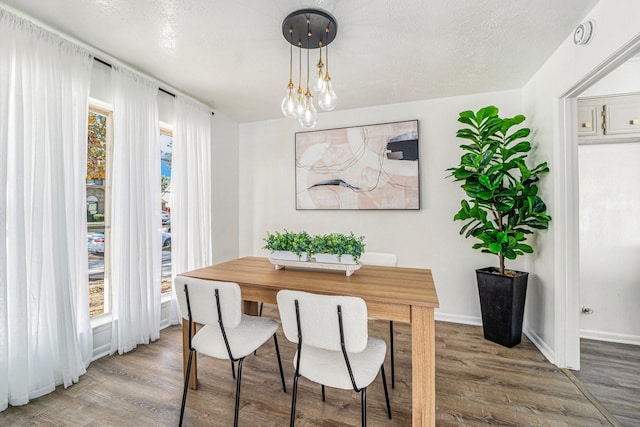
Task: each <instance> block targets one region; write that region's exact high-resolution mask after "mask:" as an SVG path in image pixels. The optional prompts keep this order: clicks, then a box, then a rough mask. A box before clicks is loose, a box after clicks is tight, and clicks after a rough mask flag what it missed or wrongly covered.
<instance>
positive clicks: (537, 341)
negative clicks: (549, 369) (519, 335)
mask: <svg viewBox="0 0 640 427" xmlns="http://www.w3.org/2000/svg"><path fill="white" fill-rule="evenodd" d="M522 332H523V333H524V334H525V335H526V336H527V338H529V340H530V341H531V342H532V343H533V345H535V346H536V347H537V348H538V350H540V353H542V355H543V356H544V357H546V358H547V360H548V361H549V362H551V363H553V364H554V365H556V366H557V364H556V355H555V352H554V351H553V350H552V349H551V348H550V347H549V346H548V345H547V343H546V342H545V341H544V340H543V339H542V338H540V336H539V335H538V334H536V333H535V331H534V330H533V329H531V328H529V327H528V326H527V325H524V326H523V327H522Z"/></svg>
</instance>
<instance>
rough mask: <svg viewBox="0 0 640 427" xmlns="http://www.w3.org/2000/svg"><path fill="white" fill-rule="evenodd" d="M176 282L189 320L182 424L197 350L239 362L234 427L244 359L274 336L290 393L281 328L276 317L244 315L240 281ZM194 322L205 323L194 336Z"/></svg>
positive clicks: (179, 279) (178, 279) (186, 279)
mask: <svg viewBox="0 0 640 427" xmlns="http://www.w3.org/2000/svg"><path fill="white" fill-rule="evenodd" d="M174 283H175V286H176V295H177V297H178V303H179V306H180V313H181V315H182V318H183V319H184V320H187V321H188V322H189V358H188V361H187V372H186V373H185V379H184V391H183V394H182V406H181V408H180V422H179V425H180V426H181V425H182V419H183V417H184V410H185V404H186V401H187V390H188V389H189V387H188V384H189V375H190V373H191V362H192V359H193V352H194V351H198V352H199V353H201V354H204V355H207V356H210V357H214V358H216V359H226V360H231V363H232V367H233V363H234V362H238V374H237V376H236V377H237V378H236V403H235V413H234V418H233V425H234V427H235V426H237V425H238V412H239V409H240V381H241V380H242V363H243V361H244V358H245V357H246V356H248V355H249V354H251V353H253V352H254V351H255V350H256V349H257V348H259V347H260V346H262V344H264V343H265V342H266V341H267V340H268V339H269V338H271V337H273V343H274V344H275V348H276V355H277V357H278V367H279V368H280V380H281V381H282V390H283V391H284V392H285V393H286V391H287V389H286V386H285V383H284V374H283V372H282V362H281V360H280V349H279V348H278V339H277V338H276V330H277V329H278V322H277V321H276V320H274V319H270V318H267V317H257V316H247V315H245V314H242V296H241V292H240V287H239V286H238V284H237V283H228V282H217V281H214V280H204V279H195V278H191V277H184V276H178V277H176V279H175V282H174ZM194 323H199V324H202V325H204V326H202V328H200V329H199V330H198V332H196V334H195V335H193V336H191V335H192V332H191V331H192V330H193V329H192V327H193V324H194Z"/></svg>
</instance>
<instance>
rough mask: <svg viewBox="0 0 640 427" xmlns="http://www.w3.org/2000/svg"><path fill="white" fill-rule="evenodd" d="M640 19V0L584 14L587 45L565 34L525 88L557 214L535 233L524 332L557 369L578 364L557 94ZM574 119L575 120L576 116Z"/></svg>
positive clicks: (605, 0)
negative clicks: (590, 29)
mask: <svg viewBox="0 0 640 427" xmlns="http://www.w3.org/2000/svg"><path fill="white" fill-rule="evenodd" d="M638 16H640V2H638V1H635V0H601V1H600V2H599V3H598V4H597V5H596V6H595V7H594V8H593V9H592V11H591V12H590V13H589V14H588V16H587V17H586V18H585V19H593V20H595V23H596V30H595V33H594V36H593V39H592V41H591V42H590V44H588V45H585V46H575V45H574V44H573V42H572V36H571V35H567V36H568V37H567V39H566V40H565V42H564V43H563V44H562V45H561V46H560V47H559V48H558V49H557V50H556V52H555V53H554V54H553V55H552V56H551V57H550V58H549V59H548V60H547V62H546V63H545V64H544V65H543V66H542V67H541V68H540V70H539V71H538V72H537V73H536V74H535V76H534V77H533V78H532V79H531V80H530V81H529V82H528V83H527V84H526V85H525V86H524V88H523V93H522V96H523V106H524V114H525V115H526V116H527V117H529V119H530V120H531V123H530V124H531V127H532V128H533V129H534V130H535V136H536V139H537V140H538V141H540V142H541V145H540V147H539V150H538V153H539V154H540V157H541V158H544V159H549V160H550V167H551V171H552V172H551V176H550V177H549V178H550V179H546V180H545V181H544V182H543V184H542V193H543V195H545V196H546V199H547V200H549V208H550V213H551V215H552V216H554V221H553V222H552V223H551V228H550V229H549V232H548V233H543V234H541V235H540V239H539V245H538V247H539V248H540V249H541V250H540V251H539V253H538V256H537V257H535V258H534V259H533V260H532V261H533V263H532V271H533V272H534V280H533V282H532V283H530V286H531V285H533V286H532V287H533V289H531V288H530V289H529V293H528V298H529V300H530V301H529V302H530V303H533V304H534V305H535V306H536V307H540V309H539V310H529V311H527V312H525V316H526V323H527V328H528V330H529V332H530V333H529V336H532V335H533V336H534V339H535V340H536V341H537V343H538V345H539V347H541V348H542V349H543V351H544V352H545V355H546V356H547V357H548V358H549V359H550V360H552V361H554V362H555V363H556V364H558V365H559V366H570V367H579V313H578V310H579V300H578V295H579V287H578V286H577V284H576V283H575V281H577V280H579V278H578V277H577V271H576V267H577V265H578V261H577V257H578V249H577V223H578V217H577V212H578V209H577V200H578V195H577V191H575V190H577V179H578V178H577V174H578V169H577V161H578V159H577V145H576V144H577V141H576V137H575V133H572V131H571V129H568V128H566V127H565V113H566V109H565V103H564V102H562V97H563V96H565V94H567V93H568V91H570V90H571V89H572V88H575V87H577V85H578V84H579V83H580V82H582V81H585V80H586V79H587V78H588V77H589V76H590V75H592V74H593V73H594V72H595V70H598V69H600V68H601V67H602V65H603V64H606V63H607V62H609V61H610V59H611V56H612V55H614V54H615V53H616V52H617V51H619V50H620V49H622V48H623V47H624V46H625V45H627V44H628V43H629V42H630V41H631V40H632V39H634V38H635V37H637V36H638V34H639V33H640V21H639V20H638ZM571 119H572V120H573V124H575V121H576V119H575V118H569V120H571ZM532 300H533V301H532Z"/></svg>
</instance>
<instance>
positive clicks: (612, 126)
mask: <svg viewBox="0 0 640 427" xmlns="http://www.w3.org/2000/svg"><path fill="white" fill-rule="evenodd" d="M578 138H579V141H580V143H597V142H627V141H628V142H631V140H633V139H638V140H640V94H628V95H615V96H599V97H593V98H582V99H578Z"/></svg>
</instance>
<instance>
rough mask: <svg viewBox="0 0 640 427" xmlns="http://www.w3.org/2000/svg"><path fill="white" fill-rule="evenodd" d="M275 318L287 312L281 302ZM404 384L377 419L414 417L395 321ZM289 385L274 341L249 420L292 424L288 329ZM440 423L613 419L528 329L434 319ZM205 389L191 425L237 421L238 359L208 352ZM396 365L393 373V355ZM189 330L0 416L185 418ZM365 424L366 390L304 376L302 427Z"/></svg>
mask: <svg viewBox="0 0 640 427" xmlns="http://www.w3.org/2000/svg"><path fill="white" fill-rule="evenodd" d="M265 315H268V316H271V317H274V318H277V309H276V308H275V306H266V307H265ZM388 328H389V324H388V322H384V321H371V323H370V334H371V335H374V336H378V337H382V338H385V339H386V340H387V341H388V333H389V329H388ZM394 331H395V350H396V353H395V359H396V360H395V361H396V387H395V389H391V388H389V391H390V398H391V408H392V412H393V419H392V420H388V419H387V416H386V407H385V404H384V393H383V389H382V383H381V379H380V377H378V378H377V379H376V380H375V381H374V383H373V384H372V385H371V386H370V387H369V388H368V390H367V414H368V422H369V425H370V426H388V427H391V426H403V427H404V426H410V425H411V327H410V325H408V324H403V323H400V322H397V323H394ZM278 342H279V344H280V351H281V354H282V360H283V368H284V370H285V379H286V381H287V389H288V390H287V393H286V394H285V393H283V392H282V388H281V385H280V378H279V373H278V368H277V362H276V358H275V349H274V346H273V342H272V341H269V342H267V343H266V344H265V346H264V347H262V348H260V349H259V350H258V353H257V355H256V356H249V357H247V359H246V360H245V363H244V369H243V375H242V392H241V402H242V403H241V407H240V417H239V424H240V425H241V426H252V427H253V426H260V427H262V426H265V427H271V426H273V427H276V426H278V427H279V426H283V425H288V422H289V410H290V405H291V389H292V378H293V372H294V367H293V364H292V359H293V355H294V353H295V346H294V345H293V344H291V343H289V342H288V341H287V340H286V339H285V337H284V336H283V335H282V334H281V333H280V332H279V333H278ZM435 353H436V423H437V425H438V426H459V425H465V426H474V425H487V424H498V425H513V426H576V425H579V426H598V425H610V424H609V423H608V422H607V421H606V419H605V418H604V417H603V416H602V414H600V412H599V411H598V410H597V409H596V408H595V407H594V406H593V404H591V403H590V402H589V401H588V400H587V399H586V398H585V397H584V395H583V394H582V393H581V392H580V391H579V390H578V389H577V387H576V386H575V384H573V383H572V382H571V381H570V380H569V379H568V378H567V377H566V376H565V375H564V374H563V373H562V372H561V371H560V370H559V369H558V368H556V367H555V366H553V365H551V364H550V363H548V362H547V361H546V360H545V359H544V357H543V356H542V355H541V354H540V352H539V351H538V350H537V349H536V348H535V346H533V344H531V342H530V341H529V340H528V339H526V338H524V339H523V342H522V344H520V345H519V346H517V347H515V348H513V349H507V348H504V347H501V346H499V345H497V344H494V343H491V342H489V341H486V340H484V338H483V337H482V329H481V328H479V327H474V326H466V325H459V324H453V323H443V322H436V349H435ZM198 363H199V364H198V378H199V388H198V390H190V391H189V394H188V397H187V409H186V414H185V423H184V425H185V426H227V425H231V424H232V422H233V405H234V392H235V382H234V380H233V378H232V377H231V369H230V365H229V363H228V362H226V361H219V360H215V359H211V358H208V357H204V356H199V357H198ZM385 363H386V369H387V372H390V366H389V361H388V358H387V361H386V362H385ZM182 386H183V381H182V339H181V327H178V326H174V327H170V328H167V329H165V330H163V331H162V332H161V337H160V340H158V341H157V342H155V343H153V344H150V345H146V346H139V347H138V348H137V349H135V350H134V351H132V352H130V353H127V354H125V355H122V356H117V355H115V356H109V357H105V358H103V359H100V360H98V361H96V362H94V363H92V364H91V365H90V367H89V369H88V371H87V373H86V374H85V375H83V376H82V377H81V379H80V382H79V383H78V384H76V385H74V386H72V387H70V388H68V389H66V390H65V389H64V388H61V387H59V388H58V389H57V390H56V391H55V392H54V393H51V394H49V395H46V396H43V397H41V398H38V399H34V400H33V401H32V402H31V403H29V404H28V405H24V406H19V407H9V408H8V409H7V410H6V411H4V412H2V413H0V425H2V426H18V425H20V426H21V425H33V426H135V427H143V426H176V425H177V422H178V416H179V411H180V399H181V396H182ZM357 425H360V398H359V395H358V394H357V393H354V392H352V391H348V390H335V389H329V388H327V400H326V402H322V399H321V394H320V387H319V386H318V385H317V384H314V383H312V382H310V381H307V380H305V379H301V380H300V383H299V391H298V403H297V419H296V426H298V427H303V426H315V427H318V426H320V427H324V426H326V427H329V426H331V427H336V426H338V427H340V426H345V427H346V426H357Z"/></svg>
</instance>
